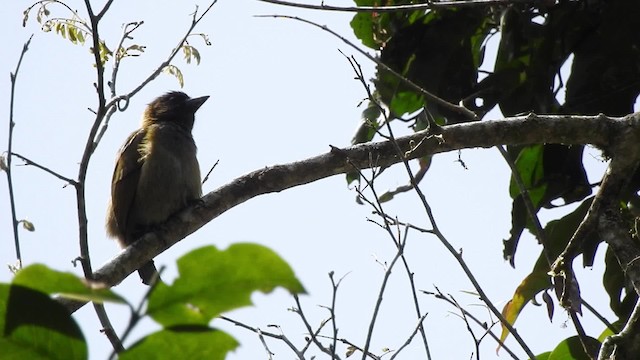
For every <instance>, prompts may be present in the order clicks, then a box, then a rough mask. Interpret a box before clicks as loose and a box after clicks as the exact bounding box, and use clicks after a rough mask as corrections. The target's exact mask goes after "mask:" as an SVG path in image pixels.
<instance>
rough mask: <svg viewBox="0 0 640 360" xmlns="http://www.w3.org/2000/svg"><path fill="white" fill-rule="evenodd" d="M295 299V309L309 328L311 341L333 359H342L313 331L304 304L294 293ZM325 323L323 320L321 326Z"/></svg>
mask: <svg viewBox="0 0 640 360" xmlns="http://www.w3.org/2000/svg"><path fill="white" fill-rule="evenodd" d="M293 299H294V300H295V302H296V308H295V309H294V311H295V312H296V314H298V315H299V316H300V319H301V320H302V323H303V324H304V326H305V327H306V328H307V331H308V332H309V337H310V338H311V339H310V341H311V342H313V343H314V344H315V345H316V346H317V347H318V349H320V351H322V352H323V353H325V354H327V355H329V356H331V359H336V360H340V357H339V356H338V355H337V354H336V353H335V351H333V352H332V351H331V349H327V347H326V346H324V345H322V343H321V342H320V340H318V332H315V331H313V329H312V328H311V324H310V323H309V320H307V317H306V316H305V314H304V311H303V310H302V304H301V303H300V298H298V295H297V294H293ZM325 323H326V322H323V323H322V324H321V325H320V326H321V327H323V326H324V324H325Z"/></svg>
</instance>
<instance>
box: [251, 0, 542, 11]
mask: <svg viewBox="0 0 640 360" xmlns="http://www.w3.org/2000/svg"><path fill="white" fill-rule="evenodd" d="M258 1H262V2H266V3H270V4H276V5H284V6H291V7H295V8H300V9H311V10H325V11H344V12H375V13H383V12H402V11H416V10H428V9H444V8H459V7H471V6H491V5H510V4H514V3H522V4H529V3H532V4H533V3H537V2H539V1H540V0H454V1H438V0H435V1H433V0H431V1H427V2H426V3H424V4H411V5H396V6H331V5H325V4H324V2H323V3H322V4H320V5H312V4H301V3H294V2H291V1H283V0H258Z"/></svg>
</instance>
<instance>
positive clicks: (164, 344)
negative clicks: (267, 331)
mask: <svg viewBox="0 0 640 360" xmlns="http://www.w3.org/2000/svg"><path fill="white" fill-rule="evenodd" d="M237 346H238V342H237V341H236V340H235V339H234V338H233V337H231V336H230V335H229V334H227V333H225V332H223V331H220V330H217V329H212V328H209V327H206V326H197V325H189V326H174V327H171V328H167V329H164V330H161V331H158V332H156V333H153V334H151V335H149V336H146V337H144V338H143V339H142V340H140V341H138V342H137V343H135V344H134V345H133V346H132V347H131V348H129V349H128V350H127V351H125V352H123V353H120V354H118V355H119V357H120V359H122V360H126V359H136V360H137V359H156V360H160V359H170V360H174V359H189V360H198V359H207V360H223V359H224V358H225V357H226V355H227V353H228V352H229V351H232V350H234V349H235V348H236V347H237Z"/></svg>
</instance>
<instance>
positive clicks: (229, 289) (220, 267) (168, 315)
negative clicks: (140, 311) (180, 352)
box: [147, 243, 305, 326]
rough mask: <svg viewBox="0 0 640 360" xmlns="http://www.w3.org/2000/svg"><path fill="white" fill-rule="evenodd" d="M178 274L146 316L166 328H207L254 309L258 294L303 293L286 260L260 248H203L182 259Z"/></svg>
mask: <svg viewBox="0 0 640 360" xmlns="http://www.w3.org/2000/svg"><path fill="white" fill-rule="evenodd" d="M178 270H179V272H180V277H179V278H178V279H176V281H175V282H174V283H173V284H172V285H167V284H163V283H160V284H158V286H157V287H156V289H155V290H154V291H153V293H152V294H151V296H150V297H149V306H148V309H147V312H148V314H149V315H151V317H153V318H154V319H155V320H156V321H158V322H159V323H161V324H163V325H164V326H171V325H176V324H200V325H206V324H208V323H209V321H211V319H213V318H215V317H217V316H218V315H219V314H220V313H222V312H225V311H230V310H233V309H236V308H239V307H242V306H247V305H251V294H252V293H253V292H254V291H257V290H259V291H262V292H263V293H268V292H271V291H272V290H273V289H274V288H276V287H277V286H281V287H283V288H285V289H287V290H289V291H291V292H292V293H303V292H304V291H305V290H304V288H303V286H302V284H301V283H300V281H298V279H297V278H296V277H295V275H294V273H293V270H292V269H291V268H290V267H289V265H288V264H287V263H286V262H285V261H284V260H282V258H280V257H279V256H278V255H277V254H276V253H274V252H273V251H272V250H270V249H268V248H266V247H264V246H261V245H257V244H248V243H242V244H235V245H232V246H230V247H229V248H228V249H226V250H224V251H220V250H218V249H217V248H216V247H214V246H206V247H202V248H200V249H196V250H194V251H192V252H190V253H188V254H187V255H185V256H183V257H182V258H180V259H179V260H178Z"/></svg>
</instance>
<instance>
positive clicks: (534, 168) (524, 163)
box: [509, 144, 544, 207]
mask: <svg viewBox="0 0 640 360" xmlns="http://www.w3.org/2000/svg"><path fill="white" fill-rule="evenodd" d="M543 153H544V146H543V145H542V144H537V145H532V146H527V147H525V148H523V149H522V150H520V153H519V154H518V158H517V159H516V161H515V165H516V168H517V169H518V173H519V174H520V177H521V178H522V182H523V183H524V187H525V189H527V190H529V196H530V197H531V202H533V206H534V207H537V206H538V204H539V203H540V200H541V199H542V196H544V187H540V188H536V187H537V185H538V184H539V183H540V181H541V180H542V178H543V177H544V167H543V166H544V162H543ZM509 194H510V195H511V198H513V199H515V198H516V196H518V195H520V188H519V187H518V184H517V183H516V182H515V181H514V180H513V178H512V179H511V183H510V184H509Z"/></svg>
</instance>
